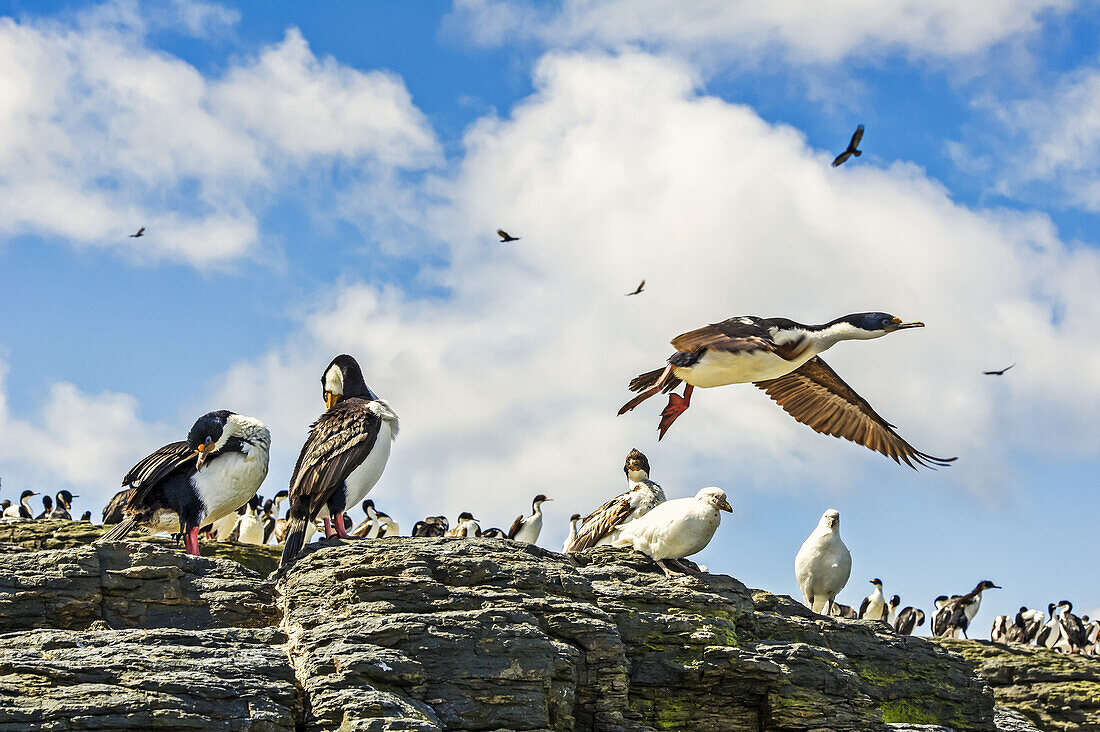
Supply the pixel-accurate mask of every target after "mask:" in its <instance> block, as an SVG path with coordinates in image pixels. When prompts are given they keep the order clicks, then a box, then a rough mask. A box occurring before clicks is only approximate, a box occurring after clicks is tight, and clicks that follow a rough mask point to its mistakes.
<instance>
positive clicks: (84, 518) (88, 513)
mask: <svg viewBox="0 0 1100 732" xmlns="http://www.w3.org/2000/svg"><path fill="white" fill-rule="evenodd" d="M80 520H81V521H91V520H92V512H91V511H85V512H84V513H82V514H80Z"/></svg>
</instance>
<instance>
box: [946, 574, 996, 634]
mask: <svg viewBox="0 0 1100 732" xmlns="http://www.w3.org/2000/svg"><path fill="white" fill-rule="evenodd" d="M994 589H1000V587H999V586H998V585H995V584H993V583H992V582H990V581H989V580H982V581H981V582H979V583H978V584H977V585H976V586H975V587H974V589H973V590H971V591H970V592H968V593H966V594H965V595H961V596H960V595H956V596H954V597H952V598H951V599H949V600H947V601H946V602H945V603H944V604H943V606H942V607H941V606H939V605H937V608H938V609H937V611H936V616H937V618H941V619H944V622H943V623H942V624H941V625H939V627H938V628H937V623H935V622H934V623H933V626H932V630H933V634H935V635H940V636H946V637H951V638H955V637H958V636H957V634H958V633H962V635H963V637H964V638H965V637H966V630H967V628H969V627H970V623H971V621H972V620H974V616H975V615H977V614H978V608H979V607H981V604H982V593H983V592H984V591H985V590H994ZM937 629H938V630H940V632H939V633H936V632H935V631H936V630H937Z"/></svg>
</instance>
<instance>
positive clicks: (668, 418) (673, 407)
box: [657, 384, 692, 441]
mask: <svg viewBox="0 0 1100 732" xmlns="http://www.w3.org/2000/svg"><path fill="white" fill-rule="evenodd" d="M691 390H692V387H691V385H690V384H689V385H688V386H687V388H685V389H684V395H683V396H680V395H679V394H669V395H668V406H667V407H665V410H664V411H663V412H661V423H660V424H659V425H657V440H658V441H660V440H661V439H662V438H663V437H664V436H665V433H666V432H668V428H669V427H671V426H672V423H673V422H675V421H676V418H677V417H679V416H680V415H681V414H683V413H684V412H686V411H687V409H688V407H690V406H691Z"/></svg>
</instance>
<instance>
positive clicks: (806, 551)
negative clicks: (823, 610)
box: [794, 529, 852, 612]
mask: <svg viewBox="0 0 1100 732" xmlns="http://www.w3.org/2000/svg"><path fill="white" fill-rule="evenodd" d="M794 573H795V579H797V580H798V586H799V588H800V589H801V590H802V592H803V594H804V595H806V597H807V598H809V597H812V598H814V600H815V602H814V604H815V605H818V604H819V603H818V602H817V600H819V599H821V603H820V604H821V605H824V604H825V603H827V602H828V600H829V599H830V598H832V597H835V596H836V595H837V593H839V592H840V591H841V590H842V589H844V586H845V585H846V584H848V578H849V577H850V576H851V574H852V555H851V553H850V552H849V551H848V547H846V546H845V545H844V542H843V541H842V540H841V538H840V536H839V535H837V534H836V533H835V532H833V531H828V530H817V529H815V530H814V533H812V534H810V536H809V538H808V539H806V541H805V542H803V544H802V547H801V548H800V549H799V550H798V554H797V555H795V558H794ZM815 612H816V610H815Z"/></svg>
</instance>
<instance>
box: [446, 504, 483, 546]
mask: <svg viewBox="0 0 1100 732" xmlns="http://www.w3.org/2000/svg"><path fill="white" fill-rule="evenodd" d="M443 535H444V536H457V537H461V538H463V539H472V538H474V537H475V536H481V526H480V525H479V524H478V522H477V519H476V518H474V515H473V514H472V513H470V512H469V511H463V512H462V513H460V514H458V521H456V522H455V527H454V528H453V529H448V530H447V531H446V532H445V533H444V534H443Z"/></svg>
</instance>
